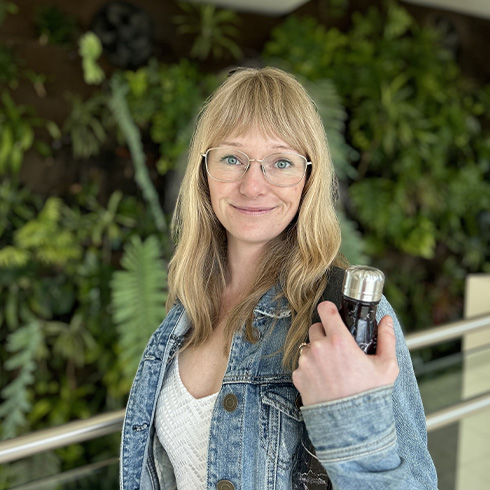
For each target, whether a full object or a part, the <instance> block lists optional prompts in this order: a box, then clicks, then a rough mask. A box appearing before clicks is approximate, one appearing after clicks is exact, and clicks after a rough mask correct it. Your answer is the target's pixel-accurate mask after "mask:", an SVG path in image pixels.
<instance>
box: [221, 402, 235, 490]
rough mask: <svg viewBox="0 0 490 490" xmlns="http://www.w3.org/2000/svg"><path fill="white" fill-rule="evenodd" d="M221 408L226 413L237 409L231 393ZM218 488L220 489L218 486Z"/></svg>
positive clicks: (224, 488) (223, 488) (224, 489)
mask: <svg viewBox="0 0 490 490" xmlns="http://www.w3.org/2000/svg"><path fill="white" fill-rule="evenodd" d="M223 407H224V409H225V410H226V411H227V412H234V411H235V410H236V408H237V407H238V398H237V397H236V396H235V395H234V394H233V393H228V394H227V395H226V396H225V397H224V398H223ZM223 481H228V480H223ZM228 483H229V482H228ZM232 487H233V486H232ZM232 487H230V488H232ZM218 488H220V487H219V486H218ZM226 489H228V487H222V489H221V488H220V490H226Z"/></svg>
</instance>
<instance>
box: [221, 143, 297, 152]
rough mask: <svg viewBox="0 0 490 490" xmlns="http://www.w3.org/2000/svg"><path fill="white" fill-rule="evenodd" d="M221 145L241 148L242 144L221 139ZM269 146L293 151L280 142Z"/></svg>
mask: <svg viewBox="0 0 490 490" xmlns="http://www.w3.org/2000/svg"><path fill="white" fill-rule="evenodd" d="M221 144H222V145H223V146H234V147H235V148H241V149H243V148H244V146H243V145H242V144H240V143H236V142H234V141H223V142H222V143H221ZM271 148H273V149H274V150H287V151H295V150H294V149H293V148H291V147H290V146H284V145H281V144H280V143H278V144H275V145H272V146H271Z"/></svg>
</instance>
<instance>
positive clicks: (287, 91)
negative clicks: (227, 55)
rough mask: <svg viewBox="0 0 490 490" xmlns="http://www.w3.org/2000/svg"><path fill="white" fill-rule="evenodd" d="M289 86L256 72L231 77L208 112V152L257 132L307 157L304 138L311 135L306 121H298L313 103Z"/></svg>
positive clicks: (249, 71) (265, 74)
mask: <svg viewBox="0 0 490 490" xmlns="http://www.w3.org/2000/svg"><path fill="white" fill-rule="evenodd" d="M288 82H290V81H289V80H278V79H277V77H275V76H271V75H270V74H268V73H260V72H259V73H258V72H257V71H256V70H243V71H242V72H239V73H237V74H234V75H232V77H231V78H230V79H229V80H227V81H226V82H225V84H224V85H223V86H222V87H221V90H219V91H218V92H217V93H216V94H215V95H214V97H213V98H212V99H211V100H210V102H209V105H208V106H207V108H206V112H205V117H206V119H207V121H206V122H207V124H206V126H207V129H208V131H207V137H208V138H207V141H206V143H205V144H206V146H207V148H209V147H212V146H219V145H220V144H221V142H222V141H223V140H224V139H226V138H227V137H229V136H230V135H237V136H240V135H242V134H245V133H246V132H248V131H250V129H257V130H259V131H261V132H263V133H265V134H266V135H268V136H271V137H277V138H280V139H282V140H283V141H285V142H286V143H288V144H289V145H290V146H291V147H292V148H295V149H296V151H298V152H301V153H306V152H307V149H308V144H307V143H306V141H305V138H304V135H305V134H308V133H309V132H310V131H307V130H306V128H305V126H304V123H303V122H302V121H304V120H305V119H306V118H304V117H301V116H299V117H298V112H299V111H301V112H304V107H305V106H308V105H309V102H310V101H309V99H308V97H307V95H306V94H304V93H298V91H297V89H296V87H291V86H288V85H289V83H288ZM230 93H233V97H230V96H229V95H230ZM203 150H204V149H203Z"/></svg>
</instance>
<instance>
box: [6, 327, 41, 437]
mask: <svg viewBox="0 0 490 490" xmlns="http://www.w3.org/2000/svg"><path fill="white" fill-rule="evenodd" d="M42 341H43V335H42V329H41V325H40V323H39V321H38V320H32V322H31V323H29V324H27V325H24V326H23V327H20V328H18V329H17V330H16V331H15V332H13V333H11V334H10V335H9V336H8V337H7V351H9V352H10V353H11V354H12V356H11V357H10V358H9V359H7V361H6V362H5V365H4V366H5V369H6V370H7V371H18V373H17V375H16V378H15V379H14V380H13V381H12V382H11V383H9V384H8V385H7V386H6V387H5V388H3V390H2V392H1V395H2V398H3V401H2V403H1V405H0V418H1V419H3V420H2V423H1V424H0V427H2V431H1V438H2V439H8V438H11V437H15V436H16V435H17V432H18V430H19V428H21V427H22V426H23V425H25V423H26V414H27V413H28V412H29V410H30V409H31V406H32V403H31V395H30V386H31V385H32V384H33V382H34V371H35V369H36V367H37V362H36V354H37V352H38V349H39V347H40V346H41V343H42Z"/></svg>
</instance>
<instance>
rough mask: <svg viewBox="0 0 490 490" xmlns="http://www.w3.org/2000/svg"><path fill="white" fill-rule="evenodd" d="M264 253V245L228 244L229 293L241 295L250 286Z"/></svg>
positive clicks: (227, 287)
mask: <svg viewBox="0 0 490 490" xmlns="http://www.w3.org/2000/svg"><path fill="white" fill-rule="evenodd" d="M263 251H264V246H263V245H249V246H244V245H241V246H235V245H234V244H233V242H231V243H230V242H229V243H228V274H229V275H228V281H227V285H226V289H227V290H228V291H232V292H236V293H239V292H241V291H244V290H246V288H247V287H249V286H250V284H251V283H252V281H253V279H254V275H255V272H256V267H257V264H258V262H259V261H260V257H261V255H262V253H263Z"/></svg>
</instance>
